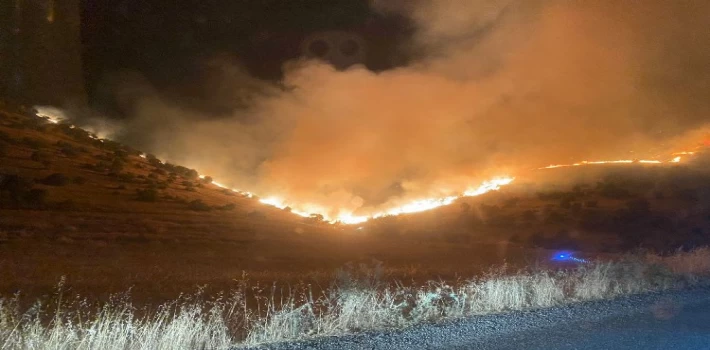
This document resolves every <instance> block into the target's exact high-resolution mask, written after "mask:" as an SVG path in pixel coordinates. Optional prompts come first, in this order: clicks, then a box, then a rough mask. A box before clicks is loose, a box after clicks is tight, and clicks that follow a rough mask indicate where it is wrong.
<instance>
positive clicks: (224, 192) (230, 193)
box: [219, 188, 234, 196]
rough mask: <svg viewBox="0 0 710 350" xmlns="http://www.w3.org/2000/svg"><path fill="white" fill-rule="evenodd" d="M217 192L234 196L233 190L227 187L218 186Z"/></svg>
mask: <svg viewBox="0 0 710 350" xmlns="http://www.w3.org/2000/svg"><path fill="white" fill-rule="evenodd" d="M219 192H221V193H222V194H224V195H227V196H234V191H232V190H230V189H228V188H220V189H219Z"/></svg>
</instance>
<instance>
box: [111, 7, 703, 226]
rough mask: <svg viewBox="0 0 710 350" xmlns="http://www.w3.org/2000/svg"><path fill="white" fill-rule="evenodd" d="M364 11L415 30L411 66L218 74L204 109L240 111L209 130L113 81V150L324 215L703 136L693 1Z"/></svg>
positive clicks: (203, 121) (191, 115) (223, 69)
mask: <svg viewBox="0 0 710 350" xmlns="http://www.w3.org/2000/svg"><path fill="white" fill-rule="evenodd" d="M372 6H373V8H374V9H376V10H378V11H383V12H397V13H400V14H404V15H406V16H408V17H410V18H411V19H412V20H413V21H414V23H416V25H417V28H418V30H417V35H416V37H415V38H413V40H412V42H411V43H409V45H406V49H407V50H408V52H409V54H410V55H412V56H414V57H416V59H415V60H413V63H412V64H411V65H410V66H408V67H404V68H398V69H394V70H389V71H385V72H381V73H373V72H370V71H368V70H366V69H364V68H363V67H352V68H350V69H348V70H346V71H337V70H335V69H334V68H332V67H331V66H329V65H327V64H325V63H322V62H316V61H299V62H291V63H289V64H288V65H286V66H285V67H284V69H285V79H284V81H283V84H282V86H279V87H276V86H273V85H272V84H269V83H265V82H261V81H258V80H255V79H253V78H251V77H249V76H248V75H246V74H244V73H243V70H240V69H239V68H238V66H233V65H230V64H225V63H223V62H222V63H220V64H218V65H212V67H219V69H218V70H217V71H216V72H217V74H214V76H213V79H212V83H211V84H210V85H208V86H211V88H212V89H214V90H213V92H214V94H213V96H215V97H214V100H215V103H219V101H237V100H238V101H240V102H239V104H240V105H242V106H247V107H246V108H241V109H238V110H235V112H233V113H230V114H228V115H224V116H222V117H221V118H216V119H215V118H211V119H207V118H203V117H201V116H200V114H199V113H196V112H194V111H191V110H189V109H186V108H184V107H178V106H180V104H178V103H176V102H175V100H174V99H170V98H167V97H166V94H164V93H158V92H157V91H154V90H152V89H151V88H150V87H149V86H148V85H146V84H136V83H135V82H133V83H131V84H129V85H125V84H123V88H122V89H119V92H120V94H121V96H122V97H123V98H124V99H125V101H127V103H128V104H130V105H131V106H132V108H133V117H132V118H131V119H130V120H129V121H127V122H126V125H125V126H124V128H123V129H122V130H121V132H120V133H119V134H118V135H119V137H120V138H122V139H123V140H127V141H128V142H130V143H133V144H135V145H137V146H139V147H144V148H145V149H147V150H150V151H152V152H154V153H155V154H156V155H158V156H160V157H164V158H166V159H168V160H169V161H172V162H178V163H184V164H186V165H188V166H192V167H195V168H197V169H199V170H200V171H202V172H204V173H206V174H209V175H212V176H213V177H215V178H216V179H220V180H222V181H223V182H225V183H228V184H230V185H233V186H234V187H238V188H243V189H248V190H251V191H253V192H255V193H257V194H261V195H262V196H270V195H275V196H278V197H280V198H282V199H284V200H285V201H286V202H287V203H290V204H293V205H294V207H297V208H300V209H303V210H306V211H321V212H327V213H328V214H329V215H331V216H335V215H337V214H338V213H339V212H341V211H342V212H351V211H353V212H355V213H359V214H369V213H373V212H376V211H378V210H379V209H381V208H388V207H391V206H394V205H397V204H400V203H403V202H407V201H409V200H411V199H416V198H422V197H429V196H440V195H444V194H453V193H459V192H462V191H463V190H466V189H467V188H468V187H469V186H472V185H476V184H478V183H479V182H480V181H482V180H485V179H487V178H489V177H492V176H497V175H514V174H516V173H520V172H524V171H528V170H529V169H531V168H535V167H538V166H544V165H547V164H551V163H563V162H569V161H579V160H583V159H590V158H591V159H594V158H596V159H600V158H601V159H609V158H633V157H639V158H641V157H652V156H657V155H666V154H667V153H666V152H671V151H676V150H677V149H674V147H677V145H683V146H685V145H687V144H690V145H692V144H694V143H697V142H702V141H703V140H702V138H703V137H707V130H708V120H709V117H710V115H708V111H710V99H708V98H707V92H708V91H710V66H709V65H710V63H709V62H710V46H709V45H710V31H709V30H707V23H706V20H707V18H710V3H708V2H707V1H700V0H698V1H682V2H675V1H661V0H659V1H651V0H648V1H624V0H621V1H618V0H613V1H612V0H608V1H606V0H594V1H591V0H590V1H561V0H560V1H539V2H537V1H513V0H508V1H499V0H476V1H457V0H418V1H400V2H397V1H391V0H377V1H374V2H373V5H372ZM126 86H128V87H129V88H126ZM632 152H633V153H632Z"/></svg>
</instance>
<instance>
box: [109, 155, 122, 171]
mask: <svg viewBox="0 0 710 350" xmlns="http://www.w3.org/2000/svg"><path fill="white" fill-rule="evenodd" d="M125 166H126V163H125V162H124V161H123V160H122V159H121V158H114V159H113V161H112V162H111V165H110V166H109V172H110V173H111V174H119V173H120V172H122V171H123V168H125Z"/></svg>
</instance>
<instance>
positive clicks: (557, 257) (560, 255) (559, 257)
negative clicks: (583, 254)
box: [552, 251, 587, 263]
mask: <svg viewBox="0 0 710 350" xmlns="http://www.w3.org/2000/svg"><path fill="white" fill-rule="evenodd" d="M552 260H553V261H574V262H578V263H586V262H587V260H585V259H580V258H577V257H575V256H574V254H573V253H572V252H568V251H562V252H557V253H555V254H554V255H553V256H552Z"/></svg>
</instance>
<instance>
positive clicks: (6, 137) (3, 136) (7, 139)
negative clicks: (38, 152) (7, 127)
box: [0, 131, 17, 145]
mask: <svg viewBox="0 0 710 350" xmlns="http://www.w3.org/2000/svg"><path fill="white" fill-rule="evenodd" d="M0 141H3V142H5V143H7V144H10V145H14V144H16V143H17V141H16V140H15V139H14V138H12V136H10V135H8V134H7V133H5V132H2V131H0Z"/></svg>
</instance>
